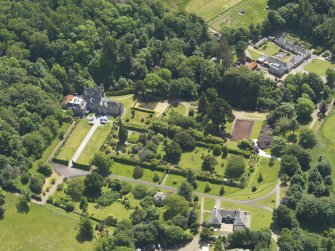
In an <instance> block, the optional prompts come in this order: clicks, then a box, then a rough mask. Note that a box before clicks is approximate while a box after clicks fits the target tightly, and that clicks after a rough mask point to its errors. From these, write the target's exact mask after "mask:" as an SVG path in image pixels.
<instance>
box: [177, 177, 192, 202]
mask: <svg viewBox="0 0 335 251" xmlns="http://www.w3.org/2000/svg"><path fill="white" fill-rule="evenodd" d="M192 192H193V187H192V185H191V184H190V183H188V182H187V181H184V182H183V183H181V185H180V187H179V189H178V194H179V195H180V196H183V197H184V198H185V199H186V200H188V201H191V200H192Z"/></svg>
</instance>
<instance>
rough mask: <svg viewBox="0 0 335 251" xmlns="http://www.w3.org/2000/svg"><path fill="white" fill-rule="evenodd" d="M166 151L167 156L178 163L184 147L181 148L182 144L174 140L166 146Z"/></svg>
mask: <svg viewBox="0 0 335 251" xmlns="http://www.w3.org/2000/svg"><path fill="white" fill-rule="evenodd" d="M164 151H165V154H166V155H165V156H166V158H167V159H168V160H169V161H171V162H175V163H178V162H179V161H180V156H181V154H182V149H181V148H180V145H179V144H178V143H177V142H175V141H172V142H171V143H170V144H167V145H166V146H165V147H164Z"/></svg>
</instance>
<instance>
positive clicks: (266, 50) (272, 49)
mask: <svg viewBox="0 0 335 251" xmlns="http://www.w3.org/2000/svg"><path fill="white" fill-rule="evenodd" d="M258 50H259V51H260V52H262V53H263V54H266V55H268V56H273V55H275V54H277V53H278V52H279V51H280V48H279V47H278V46H277V45H275V44H274V43H273V42H270V41H269V42H267V43H266V44H264V45H262V46H261V47H260V48H258Z"/></svg>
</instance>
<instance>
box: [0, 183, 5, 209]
mask: <svg viewBox="0 0 335 251" xmlns="http://www.w3.org/2000/svg"><path fill="white" fill-rule="evenodd" d="M5 199H6V193H5V191H4V190H2V188H1V187H0V206H2V205H3V204H5Z"/></svg>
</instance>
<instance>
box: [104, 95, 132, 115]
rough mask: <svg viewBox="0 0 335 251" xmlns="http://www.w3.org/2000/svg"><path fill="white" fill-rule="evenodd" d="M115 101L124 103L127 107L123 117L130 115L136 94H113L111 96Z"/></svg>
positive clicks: (124, 106)
mask: <svg viewBox="0 0 335 251" xmlns="http://www.w3.org/2000/svg"><path fill="white" fill-rule="evenodd" d="M110 98H111V99H112V100H113V101H115V102H120V103H122V104H123V108H124V109H125V112H124V114H123V115H122V117H126V115H127V116H128V115H130V108H131V107H132V106H133V104H134V103H135V101H136V100H135V99H134V95H133V94H130V95H124V96H112V97H110Z"/></svg>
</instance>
